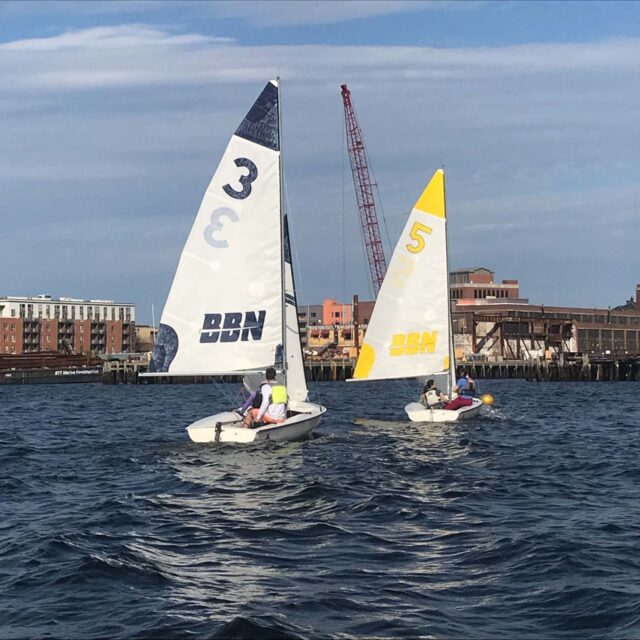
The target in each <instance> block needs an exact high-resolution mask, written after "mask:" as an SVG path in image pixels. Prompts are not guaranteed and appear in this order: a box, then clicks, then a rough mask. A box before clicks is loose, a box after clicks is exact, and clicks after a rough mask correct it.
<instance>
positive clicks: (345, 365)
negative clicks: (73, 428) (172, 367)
mask: <svg viewBox="0 0 640 640" xmlns="http://www.w3.org/2000/svg"><path fill="white" fill-rule="evenodd" d="M354 367H355V360H354V359H352V358H335V359H331V360H322V359H318V360H309V361H307V362H306V363H305V372H306V376H307V380H310V381H313V382H336V381H343V380H347V379H348V378H351V376H352V375H353V369H354ZM462 369H467V371H468V372H469V373H470V374H471V376H472V377H473V378H477V379H479V380H483V379H484V380H487V379H498V378H503V379H505V378H506V379H510V378H513V379H517V378H520V379H525V380H536V381H541V382H550V381H584V382H596V381H623V380H626V381H637V380H640V357H638V356H624V357H623V356H620V357H616V356H598V357H591V358H588V357H586V356H585V357H578V358H574V359H571V360H563V361H550V360H540V361H532V360H503V361H501V362H488V361H470V362H461V363H459V364H458V372H459V371H461V370H462ZM145 370H146V366H145V365H144V364H143V363H141V362H107V363H105V365H104V372H103V376H102V381H103V382H104V383H105V384H199V383H208V382H211V381H212V378H211V377H209V376H188V377H183V376H175V377H162V378H139V377H138V373H139V372H143V371H145ZM216 380H217V381H220V382H238V381H240V378H239V377H238V376H224V377H218V378H216Z"/></svg>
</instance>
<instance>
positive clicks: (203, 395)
mask: <svg viewBox="0 0 640 640" xmlns="http://www.w3.org/2000/svg"><path fill="white" fill-rule="evenodd" d="M315 390H317V391H319V393H320V396H321V400H322V401H323V403H324V404H326V405H327V406H328V407H329V409H330V412H329V413H328V414H327V415H326V417H325V419H324V420H323V422H322V423H321V425H320V427H319V428H318V430H317V433H316V435H315V437H314V438H312V439H310V440H307V441H306V442H302V443H293V444H291V443H289V444H280V445H278V444H274V443H266V444H264V445H260V446H255V445H253V446H250V447H242V448H239V447H232V446H203V445H195V444H192V443H190V442H189V441H188V439H187V437H186V434H185V432H184V430H183V428H184V426H185V425H186V424H188V423H189V422H191V421H192V420H193V419H195V418H197V417H201V416H202V415H205V414H207V413H211V412H214V411H215V410H217V409H219V408H220V404H221V402H222V404H223V406H227V404H228V403H225V402H224V401H221V400H220V399H219V394H220V391H219V389H217V388H215V387H213V386H204V385H200V386H164V385H163V386H160V385H159V386H141V387H134V386H120V387H103V386H100V385H66V386H23V387H0V418H1V419H0V469H1V473H0V497H1V503H0V636H1V637H3V638H33V637H43V638H44V637H57V638H58V637H59V638H104V637H109V638H162V637H170V638H186V637H194V636H198V637H203V638H223V637H236V638H274V637H288V638H295V637H303V638H312V637H314V638H317V637H336V638H338V637H363V636H366V637H382V636H385V637H416V636H426V637H438V638H459V637H491V638H513V637H518V638H540V637H549V638H638V637H640V554H639V553H638V549H639V548H640V491H639V485H640V462H639V455H640V410H639V409H638V403H637V391H638V387H637V386H636V385H634V384H633V383H620V384H616V383H609V384H596V383H593V384H585V383H560V384H553V383H527V382H524V381H492V382H485V383H484V385H483V391H485V392H487V391H490V392H491V393H493V394H494V395H495V397H496V399H497V409H496V410H495V411H493V412H492V413H490V414H488V415H486V416H484V417H483V418H480V419H478V420H475V421H473V422H469V423H461V424H460V425H452V426H437V425H431V426H429V427H425V426H420V425H415V424H411V423H408V422H406V421H404V420H403V419H402V410H401V407H402V406H403V404H404V402H405V401H407V400H410V399H412V398H410V397H407V395H406V387H404V386H401V385H398V384H396V385H390V386H389V385H383V384H374V383H369V384H365V385H351V384H341V383H336V384H323V385H317V386H316V387H315ZM356 417H368V418H374V419H375V420H373V421H371V422H366V423H364V424H353V423H352V420H353V419H354V418H356Z"/></svg>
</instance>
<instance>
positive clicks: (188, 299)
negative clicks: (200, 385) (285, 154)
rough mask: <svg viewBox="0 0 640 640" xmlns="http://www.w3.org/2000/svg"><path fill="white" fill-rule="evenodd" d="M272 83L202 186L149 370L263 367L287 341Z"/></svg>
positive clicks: (179, 371)
mask: <svg viewBox="0 0 640 640" xmlns="http://www.w3.org/2000/svg"><path fill="white" fill-rule="evenodd" d="M280 188H281V187H280V128H279V97H278V83H277V81H271V82H269V83H268V84H267V86H266V87H265V88H264V90H263V91H262V93H261V94H260V97H259V98H258V99H257V100H256V102H255V103H254V105H253V107H252V108H251V110H250V111H249V112H248V114H247V115H246V117H245V118H244V120H243V121H242V123H241V124H240V126H239V127H238V129H237V130H236V132H235V134H234V135H233V136H232V137H231V140H230V142H229V145H228V146H227V149H226V151H225V152H224V155H223V157H222V160H221V161H220V164H219V165H218V168H217V170H216V172H215V174H214V175H213V178H212V179H211V183H210V184H209V187H208V188H207V191H206V193H205V195H204V198H203V200H202V203H201V205H200V208H199V210H198V213H197V215H196V219H195V222H194V223H193V227H192V228H191V232H190V234H189V237H188V239H187V242H186V244H185V246H184V249H183V251H182V255H181V256H180V261H179V263H178V268H177V271H176V274H175V277H174V280H173V284H172V286H171V290H170V292H169V296H168V298H167V302H166V304H165V306H164V310H163V312H162V319H161V321H160V331H159V333H158V339H157V341H156V345H155V348H154V352H153V356H152V361H151V365H150V367H149V371H150V372H153V373H165V374H171V375H209V374H213V373H226V372H229V373H232V372H240V371H246V370H252V369H264V368H265V367H268V366H270V365H273V364H274V363H275V362H276V360H277V359H278V358H279V357H281V354H280V350H281V349H282V342H283V334H284V332H283V283H282V279H283V273H284V270H283V266H282V222H281V212H280Z"/></svg>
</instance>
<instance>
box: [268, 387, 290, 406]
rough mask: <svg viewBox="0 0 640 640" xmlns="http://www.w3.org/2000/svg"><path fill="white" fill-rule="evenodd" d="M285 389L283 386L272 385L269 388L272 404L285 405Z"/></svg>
mask: <svg viewBox="0 0 640 640" xmlns="http://www.w3.org/2000/svg"><path fill="white" fill-rule="evenodd" d="M288 400H289V397H288V396H287V388H286V387H285V386H284V385H283V384H274V385H273V386H272V387H271V402H272V403H273V404H287V401H288Z"/></svg>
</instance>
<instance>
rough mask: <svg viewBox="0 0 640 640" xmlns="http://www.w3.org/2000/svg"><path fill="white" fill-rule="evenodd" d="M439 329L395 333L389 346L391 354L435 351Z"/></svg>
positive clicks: (404, 354)
mask: <svg viewBox="0 0 640 640" xmlns="http://www.w3.org/2000/svg"><path fill="white" fill-rule="evenodd" d="M437 337H438V332H437V331H423V332H422V333H420V332H419V331H416V332H415V333H394V334H393V336H392V338H391V345H390V347H389V355H390V356H415V355H417V354H419V353H425V352H426V353H433V351H434V350H435V348H436V339H437Z"/></svg>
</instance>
